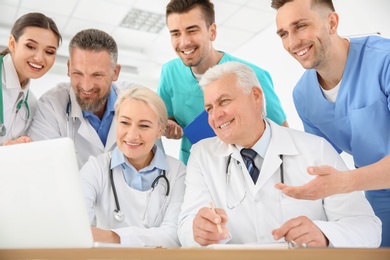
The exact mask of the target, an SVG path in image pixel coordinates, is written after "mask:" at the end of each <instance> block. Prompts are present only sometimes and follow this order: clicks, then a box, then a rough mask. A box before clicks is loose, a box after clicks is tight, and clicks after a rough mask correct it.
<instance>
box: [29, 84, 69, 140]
mask: <svg viewBox="0 0 390 260" xmlns="http://www.w3.org/2000/svg"><path fill="white" fill-rule="evenodd" d="M62 99H63V100H65V99H64V98H62ZM62 99H59V98H58V97H57V95H55V93H52V92H50V93H46V94H44V95H43V96H41V98H40V99H39V100H38V105H37V110H36V112H35V115H34V118H33V121H32V123H31V127H30V130H29V136H30V137H31V138H32V140H33V141H39V140H47V139H54V138H59V137H66V136H67V133H66V115H65V112H66V104H62V102H63V100H62Z"/></svg>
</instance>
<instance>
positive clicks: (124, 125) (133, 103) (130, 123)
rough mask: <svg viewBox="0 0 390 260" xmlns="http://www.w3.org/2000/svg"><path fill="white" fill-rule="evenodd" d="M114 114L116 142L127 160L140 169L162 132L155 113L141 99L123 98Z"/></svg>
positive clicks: (149, 157)
mask: <svg viewBox="0 0 390 260" xmlns="http://www.w3.org/2000/svg"><path fill="white" fill-rule="evenodd" d="M118 109H119V110H118V114H117V115H116V118H117V119H116V120H117V124H116V142H117V145H118V148H119V149H120V150H121V152H122V153H123V154H124V155H125V156H126V158H127V159H128V161H129V162H130V163H131V164H132V165H133V166H134V167H135V168H136V169H137V170H140V169H142V168H144V167H145V166H147V165H149V164H150V162H151V160H152V158H153V152H152V148H153V146H154V143H155V141H156V139H157V138H160V137H161V135H162V132H163V129H162V127H161V126H160V125H159V123H158V122H159V121H158V117H157V114H156V113H155V112H154V110H153V109H152V108H151V107H150V106H149V105H147V104H146V103H145V102H143V101H138V100H135V99H131V98H127V99H125V100H123V102H122V103H121V104H120V106H119V108H118Z"/></svg>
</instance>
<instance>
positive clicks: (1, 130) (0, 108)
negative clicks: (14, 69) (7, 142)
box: [0, 55, 30, 136]
mask: <svg viewBox="0 0 390 260" xmlns="http://www.w3.org/2000/svg"><path fill="white" fill-rule="evenodd" d="M4 56H5V55H0V136H5V135H6V134H7V128H6V127H5V125H4V101H3V80H2V72H3V57H4ZM29 93H30V90H27V93H26V97H25V98H24V99H22V100H20V101H19V102H18V103H17V104H16V111H15V115H14V119H13V121H12V122H11V132H12V129H13V125H14V124H15V120H16V116H17V114H18V112H19V110H20V109H21V108H22V106H23V105H24V106H25V107H26V110H27V120H26V122H25V125H24V128H23V130H22V133H23V131H24V130H25V129H26V126H27V122H28V120H29V119H30V107H29V106H28V95H29Z"/></svg>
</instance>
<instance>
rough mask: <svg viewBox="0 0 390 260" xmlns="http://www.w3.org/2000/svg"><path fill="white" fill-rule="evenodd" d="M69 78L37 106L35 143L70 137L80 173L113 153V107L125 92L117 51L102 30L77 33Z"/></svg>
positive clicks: (72, 43)
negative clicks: (91, 160) (90, 162)
mask: <svg viewBox="0 0 390 260" xmlns="http://www.w3.org/2000/svg"><path fill="white" fill-rule="evenodd" d="M69 54H70V57H69V60H68V76H69V77H70V83H60V84H58V85H57V86H56V87H55V88H53V89H50V90H49V91H47V92H46V93H45V94H44V95H42V96H41V98H40V99H39V101H38V108H37V112H36V114H35V116H34V119H33V122H32V125H31V129H30V137H31V138H32V140H33V141H38V140H44V139H53V138H59V137H70V138H72V139H73V141H74V143H75V148H76V152H77V157H78V163H79V167H81V166H82V165H83V164H84V163H85V162H86V161H87V159H88V157H89V156H90V155H95V156H97V155H99V154H101V153H103V152H106V151H110V150H112V149H113V148H114V146H115V143H116V137H115V120H113V118H114V103H115V101H116V98H117V94H118V92H119V91H120V88H119V87H118V86H116V85H115V84H114V83H113V82H114V81H116V80H117V79H118V76H119V72H120V69H121V66H120V65H119V64H117V60H118V47H117V44H116V42H115V40H114V39H113V38H112V37H111V36H110V35H108V34H107V33H105V32H103V31H100V30H97V29H87V30H83V31H80V32H78V33H77V34H76V35H75V36H74V37H73V38H72V39H71V41H70V43H69Z"/></svg>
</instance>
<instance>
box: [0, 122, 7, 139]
mask: <svg viewBox="0 0 390 260" xmlns="http://www.w3.org/2000/svg"><path fill="white" fill-rule="evenodd" d="M6 134H7V130H6V129H5V125H3V124H0V136H5V135H6Z"/></svg>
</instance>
